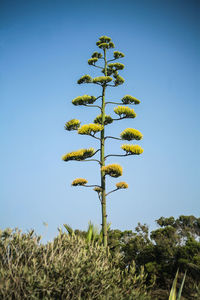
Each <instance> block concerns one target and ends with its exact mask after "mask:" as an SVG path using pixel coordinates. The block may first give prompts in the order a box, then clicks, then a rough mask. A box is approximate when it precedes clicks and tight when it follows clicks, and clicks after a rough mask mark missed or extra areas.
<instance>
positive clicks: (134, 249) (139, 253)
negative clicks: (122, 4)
mask: <svg viewBox="0 0 200 300" xmlns="http://www.w3.org/2000/svg"><path fill="white" fill-rule="evenodd" d="M156 223H157V225H159V226H162V227H161V228H158V229H156V230H153V231H151V233H150V232H149V229H148V227H147V226H146V225H145V224H144V225H142V224H140V223H139V224H138V226H137V227H136V232H132V231H131V230H129V231H124V232H122V231H120V230H111V231H109V232H108V245H109V247H110V249H111V252H113V253H115V252H119V253H123V255H124V265H125V266H128V265H129V264H130V263H131V261H132V260H134V261H135V263H136V268H137V267H138V268H140V267H141V266H144V267H145V271H146V272H147V273H148V274H149V275H148V280H149V283H150V282H151V280H152V279H151V278H153V277H154V276H156V282H155V285H154V287H153V296H154V297H153V298H152V299H156V298H157V297H158V299H159V300H161V299H163V300H166V299H168V297H169V290H170V287H171V285H172V282H173V279H174V276H175V274H176V271H177V269H179V275H178V281H177V285H178V286H179V287H180V283H179V281H180V282H181V281H182V278H183V276H184V273H185V271H186V270H187V278H186V280H185V284H184V288H183V296H184V297H185V299H190V300H193V299H195V300H198V299H199V296H200V284H199V282H200V218H196V217H194V216H180V217H179V218H177V219H175V218H173V217H170V218H164V217H162V218H160V219H158V220H157V221H156ZM168 224H170V225H168Z"/></svg>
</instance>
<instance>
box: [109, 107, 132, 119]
mask: <svg viewBox="0 0 200 300" xmlns="http://www.w3.org/2000/svg"><path fill="white" fill-rule="evenodd" d="M114 112H115V113H116V114H117V115H119V116H120V117H125V118H135V117H136V113H135V111H134V109H131V108H130V107H127V106H117V107H115V108H114Z"/></svg>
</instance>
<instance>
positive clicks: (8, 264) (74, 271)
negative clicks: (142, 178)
mask: <svg viewBox="0 0 200 300" xmlns="http://www.w3.org/2000/svg"><path fill="white" fill-rule="evenodd" d="M156 223H157V225H159V226H160V227H159V228H158V229H156V230H153V231H151V232H149V229H148V227H147V225H145V224H144V225H142V224H140V223H138V226H137V227H136V228H135V231H131V230H126V231H120V230H118V229H115V230H112V229H111V228H110V225H108V226H107V227H108V249H106V248H105V247H103V246H102V239H103V234H102V231H101V232H99V231H98V229H97V228H96V227H95V226H93V225H92V224H91V223H90V224H89V227H88V231H80V230H72V228H71V227H70V226H68V225H67V224H64V228H65V229H64V230H65V231H64V232H63V231H62V230H61V229H59V234H58V236H57V237H55V238H54V240H53V241H52V242H48V243H47V244H42V243H41V237H40V236H37V235H36V234H35V233H34V231H33V230H32V231H30V232H28V233H22V232H21V231H19V230H18V229H15V230H11V229H6V230H4V231H0V299H5V300H7V299H66V300H68V299H72V300H75V299H81V300H82V299H91V300H92V299H100V300H107V299H108V300H115V299H116V300H118V299H120V300H132V299H134V300H137V299H140V300H147V299H149V300H150V299H152V300H168V299H170V298H169V296H171V297H172V296H173V295H177V296H176V297H177V298H171V299H177V300H178V299H182V300H184V299H188V300H198V299H200V218H196V217H194V216H180V217H179V218H177V219H175V218H173V217H170V218H164V217H161V218H160V219H158V220H157V221H156ZM177 270H179V271H178V272H177ZM186 272H187V275H186V276H185V273H186ZM183 284H184V285H183ZM181 292H182V295H181V298H180V293H181ZM176 293H177V294H176ZM174 297H175V296H174Z"/></svg>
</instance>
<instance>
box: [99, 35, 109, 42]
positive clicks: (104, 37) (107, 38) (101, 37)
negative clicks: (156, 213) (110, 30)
mask: <svg viewBox="0 0 200 300" xmlns="http://www.w3.org/2000/svg"><path fill="white" fill-rule="evenodd" d="M99 41H100V42H101V43H109V42H110V41H111V38H110V37H109V36H106V35H102V36H100V38H99Z"/></svg>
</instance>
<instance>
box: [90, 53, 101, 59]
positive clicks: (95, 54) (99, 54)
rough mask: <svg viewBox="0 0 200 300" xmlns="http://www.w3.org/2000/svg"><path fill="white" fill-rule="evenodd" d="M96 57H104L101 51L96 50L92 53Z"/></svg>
mask: <svg viewBox="0 0 200 300" xmlns="http://www.w3.org/2000/svg"><path fill="white" fill-rule="evenodd" d="M94 57H97V58H101V57H102V54H101V53H99V52H94V53H93V54H92V58H94Z"/></svg>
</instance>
